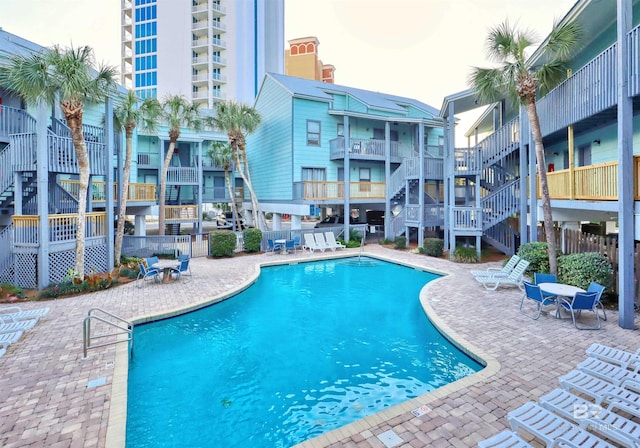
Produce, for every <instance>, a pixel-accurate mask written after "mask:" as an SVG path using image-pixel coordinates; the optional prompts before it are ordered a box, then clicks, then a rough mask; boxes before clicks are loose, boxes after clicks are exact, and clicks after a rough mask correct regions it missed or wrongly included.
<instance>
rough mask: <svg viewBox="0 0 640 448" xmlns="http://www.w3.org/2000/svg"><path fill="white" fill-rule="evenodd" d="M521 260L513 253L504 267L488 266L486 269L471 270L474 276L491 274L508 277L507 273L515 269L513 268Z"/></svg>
mask: <svg viewBox="0 0 640 448" xmlns="http://www.w3.org/2000/svg"><path fill="white" fill-rule="evenodd" d="M519 261H520V257H519V256H517V255H512V256H511V258H509V261H507V264H505V265H504V266H503V267H502V268H487V269H486V270H484V271H471V275H473V276H474V277H478V276H482V277H487V276H491V275H498V276H504V277H506V276H507V275H509V273H510V272H511V271H513V268H515V267H516V265H517V264H518V262H519Z"/></svg>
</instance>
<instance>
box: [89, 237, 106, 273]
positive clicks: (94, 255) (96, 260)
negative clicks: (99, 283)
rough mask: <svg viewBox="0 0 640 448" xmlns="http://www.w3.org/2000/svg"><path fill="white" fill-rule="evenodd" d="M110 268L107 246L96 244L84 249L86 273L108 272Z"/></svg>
mask: <svg viewBox="0 0 640 448" xmlns="http://www.w3.org/2000/svg"><path fill="white" fill-rule="evenodd" d="M109 270H110V269H109V267H108V266H107V246H106V245H104V244H102V245H99V246H98V245H95V246H92V247H86V248H85V251H84V273H85V274H88V273H90V272H91V271H94V272H108V271H109Z"/></svg>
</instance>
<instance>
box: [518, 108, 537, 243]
mask: <svg viewBox="0 0 640 448" xmlns="http://www.w3.org/2000/svg"><path fill="white" fill-rule="evenodd" d="M526 119H527V114H525V113H523V108H522V107H521V108H520V112H519V120H518V126H519V131H518V145H520V150H519V154H520V182H519V183H520V244H525V243H527V242H528V241H529V232H528V230H529V229H528V228H527V218H528V216H527V211H528V210H527V200H528V199H529V198H528V197H527V166H528V163H527V162H528V161H527V146H526V145H525V144H524V135H522V130H523V129H524V120H526ZM529 196H530V197H531V204H533V199H534V198H535V192H531V193H530V194H529ZM514 249H515V250H517V249H518V248H517V247H515V248H514Z"/></svg>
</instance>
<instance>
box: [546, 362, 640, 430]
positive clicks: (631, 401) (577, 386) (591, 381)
mask: <svg viewBox="0 0 640 448" xmlns="http://www.w3.org/2000/svg"><path fill="white" fill-rule="evenodd" d="M558 381H560V386H562V388H563V389H564V390H566V391H569V392H570V391H572V390H576V391H578V392H580V393H582V394H585V395H588V396H589V397H591V398H593V400H594V401H595V403H596V404H598V405H602V403H605V404H609V408H611V406H614V405H615V406H616V407H619V408H620V409H622V407H621V405H624V410H625V412H628V413H630V414H633V415H635V416H636V417H638V418H640V394H639V393H637V392H636V391H635V389H634V390H632V388H634V387H636V386H637V383H634V382H633V381H630V382H626V381H625V382H624V383H623V386H616V385H615V384H613V383H610V382H609V381H605V380H602V379H600V378H596V377H595V376H593V375H589V374H588V373H584V372H581V371H580V370H572V371H570V372H569V373H567V374H566V375H562V376H561V377H560V378H558Z"/></svg>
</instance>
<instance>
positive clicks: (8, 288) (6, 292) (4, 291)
mask: <svg viewBox="0 0 640 448" xmlns="http://www.w3.org/2000/svg"><path fill="white" fill-rule="evenodd" d="M11 296H14V297H18V298H20V299H24V290H23V289H22V288H20V287H19V286H15V285H12V284H11V283H0V298H4V297H11Z"/></svg>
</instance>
